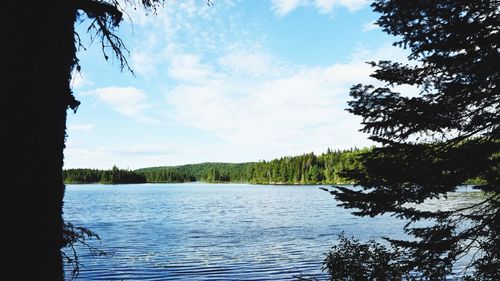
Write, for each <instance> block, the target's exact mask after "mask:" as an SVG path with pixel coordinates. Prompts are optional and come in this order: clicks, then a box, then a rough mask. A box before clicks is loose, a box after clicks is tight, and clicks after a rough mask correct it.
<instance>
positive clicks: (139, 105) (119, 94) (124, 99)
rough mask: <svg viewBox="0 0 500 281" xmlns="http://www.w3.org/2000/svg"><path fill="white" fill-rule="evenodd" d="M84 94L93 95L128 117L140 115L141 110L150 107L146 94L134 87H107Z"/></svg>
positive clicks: (84, 93)
mask: <svg viewBox="0 0 500 281" xmlns="http://www.w3.org/2000/svg"><path fill="white" fill-rule="evenodd" d="M82 95H93V96H96V97H97V99H98V100H99V101H101V102H103V103H105V104H107V105H109V106H110V107H111V108H112V109H113V110H116V111H117V112H119V113H120V114H122V115H124V116H127V117H139V116H140V114H141V112H142V111H144V110H145V109H147V108H149V107H150V105H148V104H147V103H146V100H147V96H146V94H145V93H144V92H143V91H142V90H140V89H137V88H134V87H105V88H98V89H95V90H93V91H88V92H83V93H82Z"/></svg>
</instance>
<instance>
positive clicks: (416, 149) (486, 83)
mask: <svg viewBox="0 0 500 281" xmlns="http://www.w3.org/2000/svg"><path fill="white" fill-rule="evenodd" d="M499 3H500V1H491V0H488V1H487V0H462V1H450V0H433V1H407V0H377V1H375V2H374V3H373V4H372V7H373V9H374V11H376V12H378V13H380V14H381V16H380V18H379V19H378V21H377V25H378V26H380V27H381V28H382V30H383V31H384V32H386V33H388V34H391V35H394V36H396V38H397V39H398V40H399V41H397V42H395V43H394V45H395V46H399V47H402V48H405V49H407V50H409V53H410V55H409V57H408V59H409V62H393V61H379V62H371V65H372V66H373V67H374V68H375V71H374V73H373V74H372V77H374V78H376V79H377V80H379V81H380V82H382V84H383V85H382V86H378V87H375V86H373V85H361V84H359V85H355V86H353V87H352V88H351V91H350V95H351V97H352V100H351V101H350V102H349V103H348V104H349V108H348V111H349V112H351V113H353V114H355V115H358V116H361V117H362V119H363V122H362V125H363V129H362V131H363V132H365V133H368V134H369V135H370V139H372V140H374V141H376V142H378V143H379V145H378V146H377V147H376V148H374V149H373V150H371V151H369V152H367V153H364V154H363V155H362V156H361V158H360V161H361V162H362V167H358V168H355V169H351V170H348V171H345V172H344V176H347V177H349V178H350V179H352V180H353V181H354V182H355V183H356V186H358V187H360V189H350V188H345V187H336V188H335V189H334V190H333V191H331V193H332V194H333V195H334V196H335V197H336V198H337V199H338V200H339V201H340V202H341V203H340V204H341V206H343V207H345V208H353V209H355V210H354V211H353V213H354V214H356V215H359V216H377V215H382V214H392V215H394V216H397V217H400V218H402V219H406V220H408V221H409V223H408V224H407V225H406V227H405V228H404V231H405V232H406V233H407V234H410V235H412V236H413V238H414V239H409V240H408V241H406V240H396V239H391V238H390V237H389V238H388V240H389V241H390V242H391V243H392V245H393V247H396V248H399V249H400V250H403V251H404V253H405V254H406V260H405V264H406V266H407V267H406V268H407V270H408V272H413V277H414V278H416V279H426V278H427V280H444V278H445V276H447V275H449V274H450V273H451V272H452V268H453V265H454V264H455V263H456V262H457V260H459V259H460V258H461V257H463V256H466V259H470V263H469V264H468V265H466V268H467V270H465V271H462V272H460V273H458V275H459V276H461V277H465V276H467V275H470V276H472V277H470V278H474V280H500V195H499V193H500V185H499V179H500V163H499V160H500V153H499V152H500V141H499V137H500V131H499V125H500V90H499V83H500V77H499V72H500V67H499V66H500V55H499V52H500V46H499V44H500V4H499ZM398 85H412V86H414V87H418V89H419V95H418V96H409V95H405V93H404V92H398V90H397V88H395V87H393V86H398ZM471 180H474V187H473V188H474V189H477V190H479V191H480V192H482V193H481V194H482V195H481V198H480V199H478V200H476V201H474V202H473V203H468V204H467V205H466V206H460V207H457V206H455V207H453V206H450V209H447V210H428V209H427V210H426V209H423V208H421V207H420V206H419V205H420V204H422V203H423V202H424V201H426V200H429V199H434V198H442V197H446V196H447V195H448V194H450V193H451V192H454V191H456V190H457V188H458V187H459V186H460V185H463V184H464V183H465V182H471ZM422 222H425V223H423V224H422ZM417 223H420V224H417ZM399 264H401V263H399ZM398 268H399V267H398Z"/></svg>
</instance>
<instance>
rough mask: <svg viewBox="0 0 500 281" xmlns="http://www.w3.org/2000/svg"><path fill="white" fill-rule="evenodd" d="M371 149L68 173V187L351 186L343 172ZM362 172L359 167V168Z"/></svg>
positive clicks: (353, 165)
mask: <svg viewBox="0 0 500 281" xmlns="http://www.w3.org/2000/svg"><path fill="white" fill-rule="evenodd" d="M368 151H370V148H363V149H358V148H354V149H348V150H331V149H328V150H327V151H326V153H323V154H321V155H315V154H314V153H312V152H311V153H306V154H303V155H299V156H287V157H282V158H279V159H274V160H271V161H259V162H247V163H200V164H188V165H181V166H163V167H150V168H142V169H138V170H135V171H131V170H122V169H118V168H117V167H116V166H115V167H113V168H112V169H111V170H97V169H67V170H64V171H63V179H64V182H65V183H111V184H115V183H146V182H148V183H182V182H194V181H202V182H209V183H224V182H226V183H229V182H232V183H253V184H348V183H350V182H349V181H348V180H346V179H345V178H344V177H342V176H341V172H342V171H343V170H344V169H353V168H356V167H358V166H359V165H360V164H359V161H358V160H357V159H358V156H359V155H360V154H362V153H364V152H368ZM358 168H359V167H358Z"/></svg>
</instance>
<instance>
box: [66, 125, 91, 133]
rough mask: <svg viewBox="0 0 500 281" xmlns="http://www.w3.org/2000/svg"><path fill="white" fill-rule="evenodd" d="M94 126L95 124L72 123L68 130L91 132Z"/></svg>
mask: <svg viewBox="0 0 500 281" xmlns="http://www.w3.org/2000/svg"><path fill="white" fill-rule="evenodd" d="M93 128H94V124H70V125H68V130H69V131H72V132H75V131H81V132H90V131H91V130H92V129H93Z"/></svg>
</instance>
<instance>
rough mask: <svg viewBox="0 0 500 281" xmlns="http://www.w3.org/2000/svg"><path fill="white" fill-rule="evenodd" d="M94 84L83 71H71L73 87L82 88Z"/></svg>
mask: <svg viewBox="0 0 500 281" xmlns="http://www.w3.org/2000/svg"><path fill="white" fill-rule="evenodd" d="M92 85H94V83H93V82H92V81H90V80H88V79H87V78H86V77H85V76H84V75H83V74H82V73H81V72H77V71H73V72H72V73H71V88H73V89H80V88H83V87H85V86H92Z"/></svg>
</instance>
